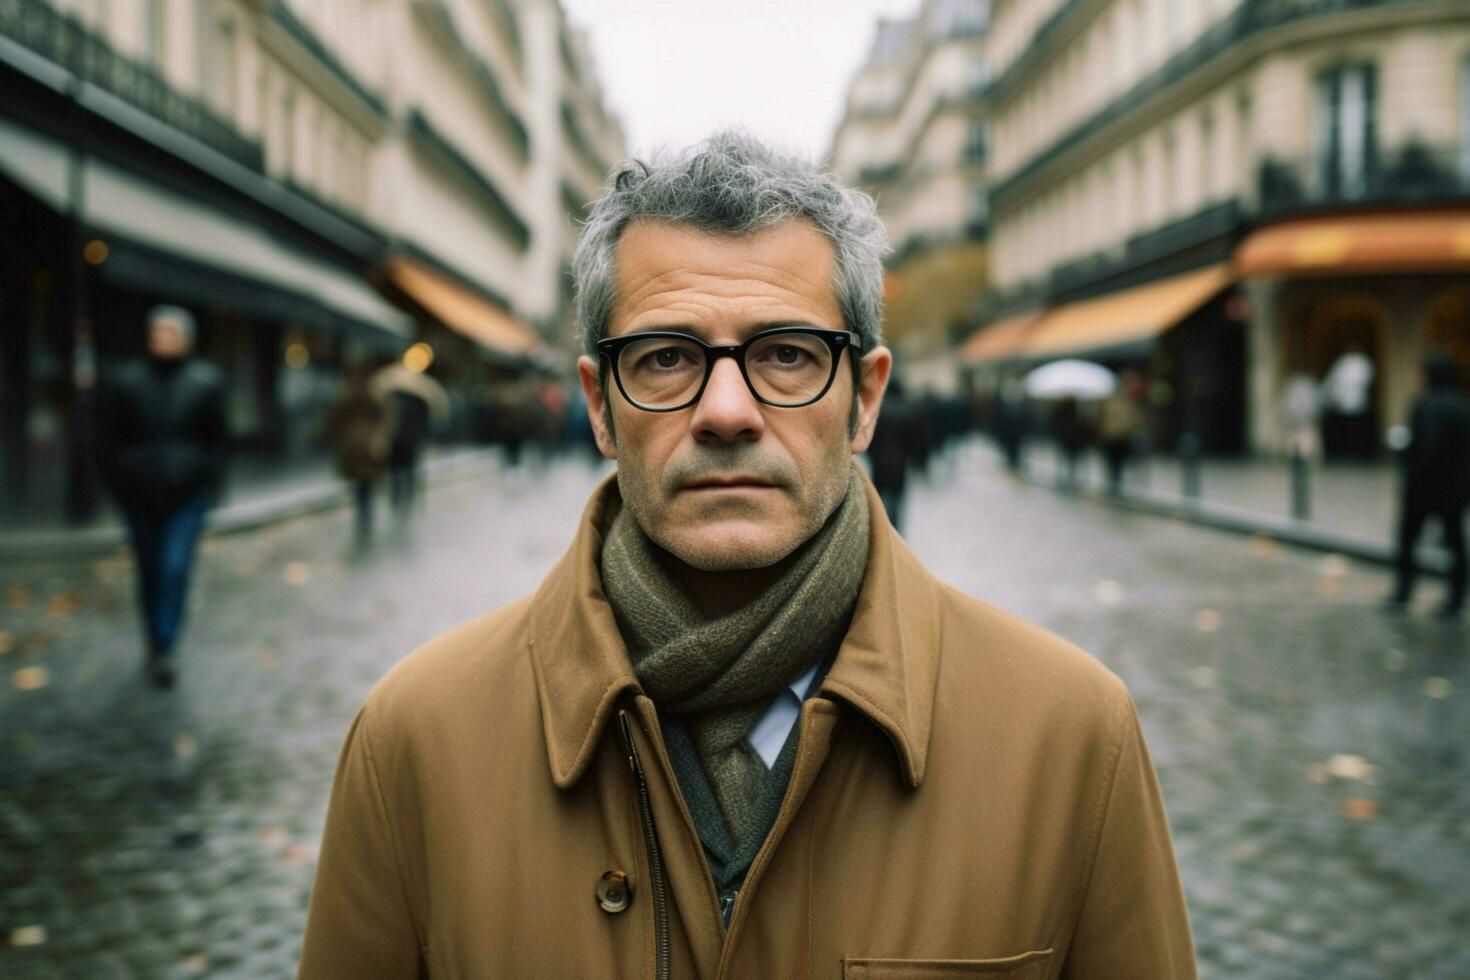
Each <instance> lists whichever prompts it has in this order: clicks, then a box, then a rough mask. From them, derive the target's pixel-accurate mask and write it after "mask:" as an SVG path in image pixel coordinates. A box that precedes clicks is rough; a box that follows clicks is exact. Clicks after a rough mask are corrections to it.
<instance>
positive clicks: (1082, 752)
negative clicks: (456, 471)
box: [299, 134, 1195, 980]
mask: <svg viewBox="0 0 1470 980" xmlns="http://www.w3.org/2000/svg"><path fill="white" fill-rule="evenodd" d="M605 186H606V187H607V188H608V189H607V191H606V192H605V194H604V196H603V198H602V199H601V200H600V201H598V202H597V203H595V204H594V205H593V206H592V208H591V212H590V214H589V216H588V220H587V221H586V222H585V223H584V224H583V225H582V228H583V231H582V237H581V241H580V242H579V244H578V246H577V251H576V259H575V266H576V275H577V282H576V296H577V302H578V320H579V323H580V324H581V328H582V329H581V336H582V343H583V350H584V351H585V352H586V353H585V355H584V356H583V357H582V358H580V359H579V361H578V369H579V377H580V380H581V383H582V389H583V394H584V395H585V396H586V399H587V402H588V417H589V419H590V421H591V422H592V425H593V427H594V430H595V432H596V435H597V442H598V447H599V448H600V449H601V451H602V452H603V454H604V455H606V456H607V457H609V458H612V459H616V460H617V464H618V472H617V476H616V478H614V479H609V480H606V481H604V482H603V484H602V485H601V486H600V487H598V488H597V490H596V491H595V492H594V494H593V496H592V498H591V500H589V501H588V504H587V507H586V510H585V511H584V513H583V516H582V518H581V520H580V521H579V522H578V528H577V532H576V535H575V538H574V540H573V542H572V543H571V546H570V549H569V550H568V552H567V553H566V556H565V557H564V558H563V559H562V560H561V561H560V562H559V563H558V564H557V565H556V567H555V568H554V569H553V570H552V571H551V572H550V574H549V575H548V576H547V577H546V579H545V581H544V582H543V584H542V585H541V587H540V589H539V590H538V591H537V592H536V594H535V595H533V596H529V597H527V598H525V599H522V600H520V601H517V602H515V603H513V604H511V605H509V606H506V607H504V608H502V609H500V610H498V611H496V612H492V613H490V614H488V615H486V616H482V617H480V618H479V619H477V620H475V621H473V622H470V623H467V624H465V625H464V626H462V627H460V628H458V629H456V630H454V631H452V632H450V633H448V634H446V635H444V636H441V637H440V638H438V639H437V640H433V641H431V642H430V643H428V644H426V645H424V646H422V647H420V648H419V649H418V650H417V651H416V652H414V653H413V654H411V655H410V656H409V657H408V659H407V660H405V661H404V662H403V663H401V664H400V665H399V666H397V667H396V668H394V669H393V670H392V671H391V672H389V674H388V675H387V676H386V677H385V678H384V679H383V680H382V681H380V682H379V683H378V684H377V685H375V686H374V688H373V690H372V692H371V693H370V694H369V695H368V696H367V701H366V703H365V704H364V705H363V707H362V709H361V710H360V712H359V713H358V715H357V717H356V719H355V720H354V721H353V723H352V726H351V728H350V730H349V731H348V733H347V738H346V744H345V745H344V747H343V749H342V753H341V755H340V757H339V762H338V766H337V774H336V778H335V781H334V784H333V787H332V794H331V803H330V805H329V807H328V810H327V819H326V827H325V830H324V833H323V837H322V846H321V850H320V857H319V860H318V861H317V865H316V882H315V884H314V885H313V886H312V890H311V910H310V913H309V916H308V921H307V925H306V934H305V939H304V941H303V946H302V953H301V962H300V967H299V972H300V975H301V976H302V977H310V978H312V980H318V978H358V977H369V978H374V980H396V978H404V980H410V978H414V977H421V976H424V975H425V973H426V972H430V971H432V972H433V973H434V975H435V976H442V975H447V974H448V973H450V972H453V973H455V974H456V975H462V976H470V975H473V976H497V977H499V976H505V977H537V978H540V977H588V976H591V977H653V976H657V977H679V978H685V977H700V976H703V977H710V976H714V975H716V974H719V975H721V976H730V977H738V978H742V980H744V978H749V977H773V978H782V980H784V978H788V977H798V976H809V975H815V974H822V975H828V974H830V973H835V972H837V971H835V970H829V969H828V967H831V966H836V965H837V964H838V963H839V962H841V961H842V960H843V958H844V957H867V956H878V957H884V959H883V960H882V961H874V962H879V963H880V964H881V963H888V964H894V965H892V966H888V967H885V966H882V965H878V966H874V967H873V968H872V969H871V970H870V969H868V968H867V967H866V966H865V965H860V966H857V967H855V968H854V969H852V970H849V971H847V972H849V973H856V974H863V975H871V976H873V977H878V976H883V975H887V976H889V977H895V976H902V977H910V978H915V977H921V976H930V977H936V976H941V975H942V976H951V977H958V976H964V975H970V976H985V977H997V978H998V977H1001V976H1007V977H1012V978H1016V980H1019V978H1020V977H1022V976H1029V977H1042V976H1046V977H1089V978H1108V980H1113V978H1129V980H1133V978H1139V980H1164V978H1167V980H1193V978H1194V977H1195V967H1194V956H1193V946H1192V943H1191V941H1190V935H1189V919H1188V915H1187V912H1186V909H1185V904H1184V894H1183V891H1182V889H1181V888H1180V884H1179V875H1178V871H1177V869H1176V866H1175V862H1174V855H1173V849H1172V847H1171V844H1170V839H1169V827H1168V820H1167V818H1166V816H1165V813H1164V807H1163V802H1162V799H1161V796H1160V792H1159V785H1158V780H1157V778H1156V776H1155V774H1154V768H1153V764H1152V763H1151V762H1150V761H1149V754H1148V749H1147V747H1146V745H1145V742H1144V737H1143V733H1142V731H1141V729H1140V726H1139V723H1138V715H1137V712H1136V711H1135V710H1134V707H1133V703H1132V701H1131V700H1130V699H1129V696H1128V691H1127V689H1126V688H1125V687H1124V685H1123V683H1122V682H1121V681H1120V680H1118V678H1117V677H1115V676H1114V675H1113V674H1111V673H1110V672H1109V671H1108V670H1107V668H1106V667H1104V666H1103V665H1102V664H1100V663H1099V662H1098V661H1097V660H1095V659H1094V658H1092V657H1089V656H1087V655H1086V654H1084V653H1083V652H1082V651H1080V650H1078V649H1076V648H1075V647H1073V646H1072V645H1070V644H1068V643H1066V642H1064V641H1062V640H1060V639H1058V638H1057V637H1054V636H1052V635H1050V634H1049V633H1047V632H1046V631H1044V630H1042V629H1040V628H1038V627H1036V626H1033V625H1030V624H1028V623H1025V622H1023V621H1021V620H1020V619H1018V618H1016V617H1014V616H1010V615H1007V614H1005V613H1003V612H1000V611H999V610H996V609H994V608H992V607H991V606H988V605H986V604H985V603H983V602H980V601H977V600H975V599H972V598H970V597H968V596H965V595H962V594H961V593H960V592H959V591H958V590H956V589H954V588H951V587H950V586H948V585H945V584H943V583H941V582H940V581H939V580H938V579H937V578H936V577H935V576H934V575H933V573H931V572H930V571H929V570H928V569H926V568H925V567H924V566H923V565H922V564H921V563H920V562H919V560H918V558H917V557H915V555H914V554H913V552H911V551H910V550H909V549H908V548H907V547H905V546H904V544H903V542H902V540H901V539H900V538H899V537H898V536H897V535H896V534H895V533H894V530H893V528H892V526H891V525H890V524H889V522H888V519H887V518H886V517H885V516H884V511H883V505H882V503H881V502H880V501H879V499H878V496H877V494H876V493H875V492H874V491H873V487H872V485H871V484H870V483H869V481H868V480H867V479H865V478H864V477H863V476H862V473H861V471H860V470H859V469H858V468H857V467H856V465H855V462H854V459H853V454H854V453H857V452H862V451H863V450H864V449H866V448H867V445H868V441H869V439H870V438H871V436H872V432H873V426H874V423H875V422H877V421H878V418H879V406H880V404H881V402H882V401H883V398H884V386H885V384H886V382H887V380H888V376H889V371H890V369H891V365H892V363H893V362H892V354H891V353H890V351H889V350H888V349H887V348H886V347H884V346H883V345H882V341H881V339H880V335H879V318H880V310H881V298H882V294H883V265H882V255H883V251H884V249H883V223H882V221H881V220H880V219H879V217H878V215H877V211H876V208H875V207H874V205H873V202H872V200H871V199H870V198H868V197H866V196H865V195H861V194H860V193H857V192H855V191H851V190H848V189H845V188H842V187H841V186H840V185H838V184H837V183H836V181H835V179H834V178H832V177H830V176H828V175H826V174H824V173H823V172H822V171H821V170H819V169H818V168H817V166H816V165H814V164H811V163H808V162H806V161H802V160H798V159H790V158H785V157H781V156H778V155H777V154H776V153H775V152H774V151H771V150H769V149H767V148H765V147H763V146H761V145H760V144H758V143H756V142H755V141H754V140H752V139H750V138H748V137H744V136H741V135H739V134H726V135H721V136H717V137H715V138H714V139H712V140H710V141H709V143H707V144H706V145H705V148H704V149H703V150H702V151H701V152H699V153H698V154H697V155H696V154H688V155H685V156H681V157H676V158H673V159H670V160H668V161H666V162H665V161H655V162H654V163H653V164H651V165H642V164H628V165H626V166H625V167H624V168H623V169H621V170H620V171H619V172H618V173H616V174H614V175H613V176H612V177H611V178H610V179H609V180H608V181H607V184H606V185H605ZM647 284H653V286H652V288H643V287H644V286H647ZM614 286H616V287H617V288H614ZM676 324H677V326H675V325H676ZM654 327H660V328H661V329H653V328H654ZM967 517H968V519H997V518H995V517H992V516H991V515H967ZM998 519H1002V520H1003V519H1005V518H1004V517H1003V516H1000V517H998ZM990 557H991V560H993V561H996V562H1002V561H1007V560H1009V559H1008V558H1007V557H1006V556H998V555H997V556H990ZM405 614H408V615H412V610H411V609H406V610H405ZM1026 950H1035V951H1036V952H1030V953H1024V955H1017V954H1018V951H1026ZM977 956H978V957H987V959H984V960H976V959H975V958H976V957H977ZM988 957H1005V960H1004V961H1002V960H1000V959H990V958H988ZM427 960H432V961H433V962H432V963H430V964H428V965H426V961H427ZM849 961H851V960H849ZM860 962H861V963H864V964H865V963H867V962H869V961H867V960H862V961H860ZM977 963H978V964H979V965H978V966H976V967H974V968H972V966H971V964H977ZM1022 963H1024V965H1021V964H1022ZM935 964H938V965H935ZM955 964H959V965H958V966H957V967H956V966H955Z"/></svg>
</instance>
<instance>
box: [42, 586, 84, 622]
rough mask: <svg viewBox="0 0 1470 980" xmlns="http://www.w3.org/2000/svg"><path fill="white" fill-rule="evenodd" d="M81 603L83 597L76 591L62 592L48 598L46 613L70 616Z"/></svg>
mask: <svg viewBox="0 0 1470 980" xmlns="http://www.w3.org/2000/svg"><path fill="white" fill-rule="evenodd" d="M80 605H81V599H80V597H78V596H77V594H76V593H75V592H62V593H60V594H59V595H54V596H52V597H51V598H49V599H47V600H46V615H48V616H56V617H58V618H62V617H65V616H70V615H71V614H72V613H74V612H76V611H77V607H78V606H80Z"/></svg>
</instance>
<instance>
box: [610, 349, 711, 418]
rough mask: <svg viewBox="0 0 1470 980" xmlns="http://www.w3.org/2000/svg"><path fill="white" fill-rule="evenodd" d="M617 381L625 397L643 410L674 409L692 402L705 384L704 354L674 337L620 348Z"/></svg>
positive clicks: (702, 351) (701, 350)
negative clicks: (621, 385)
mask: <svg viewBox="0 0 1470 980" xmlns="http://www.w3.org/2000/svg"><path fill="white" fill-rule="evenodd" d="M618 377H619V379H621V380H622V382H623V390H624V392H625V393H626V394H627V396H628V397H629V398H630V399H632V400H633V401H635V402H637V403H638V404H639V405H643V406H644V407H646V408H673V407H674V406H676V405H683V404H684V403H686V402H688V401H690V400H691V399H692V398H694V393H695V392H697V391H698V390H699V385H700V382H702V381H703V380H704V350H703V348H701V347H700V346H699V345H698V344H695V343H692V342H690V341H687V340H678V339H676V338H673V337H650V338H648V339H647V340H637V341H634V342H633V343H631V344H629V345H628V346H627V347H624V348H623V351H622V353H621V354H620V355H619V356H618Z"/></svg>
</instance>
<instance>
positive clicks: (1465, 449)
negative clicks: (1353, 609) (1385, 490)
mask: <svg viewBox="0 0 1470 980" xmlns="http://www.w3.org/2000/svg"><path fill="white" fill-rule="evenodd" d="M1424 377H1425V381H1426V382H1427V385H1428V388H1427V390H1426V391H1425V392H1424V394H1422V395H1420V396H1419V399H1418V401H1416V402H1415V403H1414V407H1413V410H1412V414H1411V416H1410V425H1409V433H1410V441H1409V445H1408V448H1407V449H1406V450H1405V452H1404V454H1403V481H1404V486H1403V499H1402V508H1401V510H1400V515H1399V540H1398V576H1397V582H1396V585H1395V588H1394V592H1393V595H1392V596H1391V597H1390V600H1389V602H1390V604H1391V606H1394V607H1398V608H1402V607H1404V606H1407V605H1408V603H1409V599H1410V597H1411V596H1412V594H1413V591H1414V578H1415V575H1416V573H1417V571H1418V569H1417V567H1416V566H1415V562H1414V549H1415V547H1416V546H1417V544H1418V542H1419V533H1420V531H1422V530H1423V528H1424V523H1425V521H1426V519H1428V518H1429V517H1434V518H1436V519H1438V521H1439V524H1440V527H1441V529H1442V533H1443V536H1444V544H1445V547H1446V548H1447V549H1449V552H1450V558H1451V568H1450V582H1449V593H1448V594H1447V595H1446V597H1445V603H1444V606H1443V607H1442V608H1441V611H1440V614H1441V615H1442V616H1444V617H1446V618H1458V617H1459V615H1460V610H1461V609H1462V608H1463V606H1464V603H1465V586H1466V580H1467V568H1466V556H1465V531H1464V520H1465V507H1466V504H1467V503H1470V397H1467V396H1466V394H1465V392H1464V391H1463V390H1462V389H1461V388H1460V386H1459V378H1458V371H1457V369H1456V366H1455V363H1454V362H1453V361H1451V360H1450V359H1449V358H1448V357H1446V356H1445V355H1443V354H1432V355H1430V356H1429V358H1428V359H1426V361H1425V363H1424Z"/></svg>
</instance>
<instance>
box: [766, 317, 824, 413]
mask: <svg viewBox="0 0 1470 980" xmlns="http://www.w3.org/2000/svg"><path fill="white" fill-rule="evenodd" d="M745 370H746V372H747V373H748V374H749V375H750V383H751V385H752V387H754V388H755V392H756V394H757V395H760V397H761V398H763V399H765V400H766V401H768V402H770V403H772V404H774V405H799V404H801V403H803V402H808V401H811V400H812V399H813V398H816V397H817V395H819V394H820V393H821V391H822V388H823V387H825V386H826V384H827V382H828V380H830V379H831V377H832V348H830V347H828V346H827V342H826V341H825V340H823V339H822V338H820V337H815V336H813V335H811V334H805V333H778V334H773V335H771V336H769V337H762V338H761V339H760V340H758V341H756V342H755V343H754V344H752V345H751V347H750V350H749V351H748V352H747V353H746V355H745Z"/></svg>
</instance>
